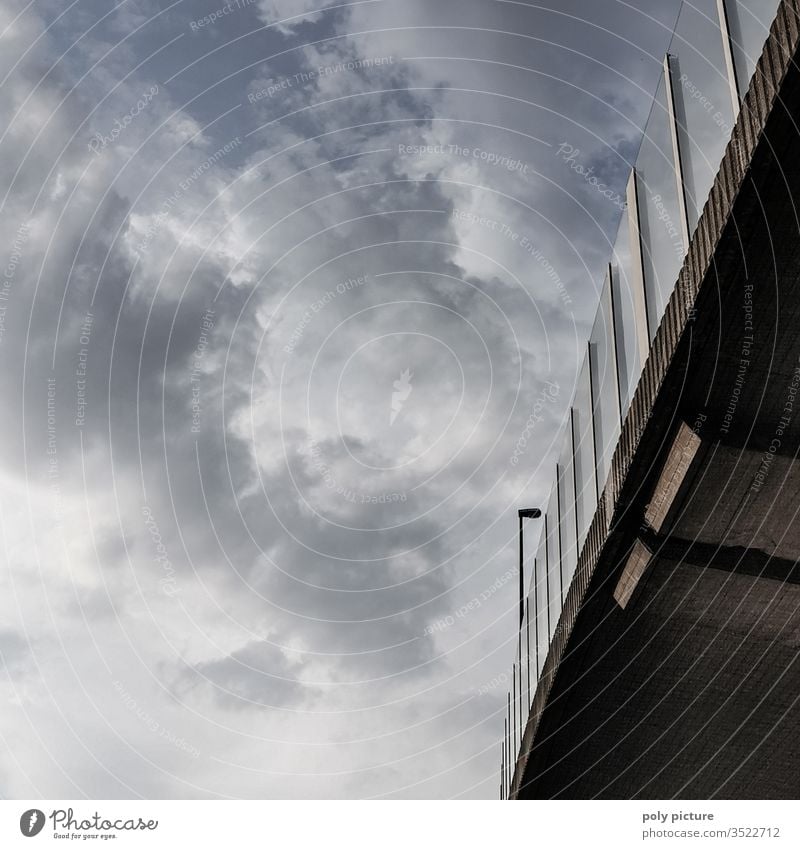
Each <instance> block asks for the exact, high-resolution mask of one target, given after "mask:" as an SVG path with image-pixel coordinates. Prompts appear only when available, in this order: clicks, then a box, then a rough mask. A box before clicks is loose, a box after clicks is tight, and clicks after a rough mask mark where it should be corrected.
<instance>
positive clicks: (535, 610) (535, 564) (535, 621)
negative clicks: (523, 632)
mask: <svg viewBox="0 0 800 849" xmlns="http://www.w3.org/2000/svg"><path fill="white" fill-rule="evenodd" d="M538 561H539V558H538V557H534V558H533V630H534V633H535V635H536V638H535V643H536V645H535V648H536V683H537V684H538V683H539V578H538V572H539V569H538Z"/></svg>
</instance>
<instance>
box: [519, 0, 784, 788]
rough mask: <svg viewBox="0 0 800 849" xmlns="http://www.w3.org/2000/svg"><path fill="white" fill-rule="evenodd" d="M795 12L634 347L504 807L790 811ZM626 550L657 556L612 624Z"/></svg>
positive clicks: (775, 41) (766, 61) (777, 34)
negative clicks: (635, 368)
mask: <svg viewBox="0 0 800 849" xmlns="http://www.w3.org/2000/svg"><path fill="white" fill-rule="evenodd" d="M798 11H800V0H784V2H783V3H782V4H781V8H780V10H779V15H778V20H777V21H776V25H775V26H774V27H773V34H772V36H771V39H770V42H769V43H768V45H767V48H766V50H765V54H764V56H762V59H761V62H760V63H759V69H758V70H757V72H756V78H755V80H754V82H753V84H752V85H751V89H750V92H749V93H748V97H747V99H746V101H745V104H744V107H743V110H742V114H741V115H740V118H739V121H738V122H737V126H736V128H735V129H734V133H733V139H732V142H731V145H730V146H729V149H728V151H727V153H726V156H725V159H724V161H723V163H722V166H721V169H720V174H719V175H718V177H717V181H716V183H715V186H714V189H713V190H712V193H711V197H710V199H709V203H708V205H707V206H706V209H705V211H704V213H703V217H702V219H701V222H700V225H699V226H698V230H697V232H696V234H695V236H694V237H693V240H692V244H691V246H690V251H689V256H688V257H687V262H686V264H685V266H684V268H683V270H682V271H681V277H680V279H679V281H678V284H677V286H676V289H675V292H674V294H673V297H672V299H671V301H670V304H669V305H668V308H667V311H666V314H665V317H664V319H663V321H662V324H661V326H660V327H659V330H658V334H657V336H656V340H655V342H654V344H653V346H652V348H651V353H650V357H649V360H648V362H647V364H646V366H645V370H644V373H643V376H642V380H641V382H640V384H639V387H638V388H637V392H636V395H635V397H634V400H633V403H632V406H631V410H630V412H629V414H628V416H627V418H626V421H625V423H624V426H623V432H622V436H621V439H620V443H619V445H618V446H617V450H616V453H615V456H614V461H613V464H612V472H611V475H610V478H609V481H608V483H607V486H606V492H605V497H604V498H603V499H601V504H600V506H599V508H598V512H597V515H596V516H595V520H594V523H593V525H592V528H591V530H590V533H589V538H588V540H587V543H586V545H585V547H584V550H583V552H582V553H581V558H580V563H579V566H578V570H577V572H576V576H575V579H574V580H573V583H572V585H571V586H570V588H569V592H568V594H567V599H566V603H565V606H564V611H563V613H562V617H561V621H560V622H559V626H558V629H557V633H556V636H555V638H554V640H553V644H552V645H551V648H550V652H549V654H548V658H547V661H546V663H545V669H544V673H543V677H542V680H541V681H540V684H539V687H538V689H537V692H536V695H535V698H534V705H533V709H532V711H531V716H530V719H529V722H528V726H527V728H526V730H525V735H524V738H523V746H522V753H521V756H520V759H519V761H518V763H517V769H516V772H515V776H514V782H513V785H512V797H513V796H517V797H518V798H549V797H562V798H565V797H571V798H587V797H593V796H604V797H615V798H628V797H647V798H669V797H673V796H678V797H684V798H710V797H715V796H717V797H724V798H740V797H744V798H757V797H768V798H781V797H790V798H796V797H797V796H798V794H800V771H798V770H797V768H796V764H797V756H798V754H799V752H798V745H800V743H799V742H798V741H799V740H800V735H798V734H797V728H798V727H799V726H798V719H800V714H799V713H798V706H799V705H800V669H799V668H798V667H800V664H799V663H798V662H797V654H798V648H800V616H799V614H798V610H800V592H799V591H798V577H797V575H798V569H797V568H796V561H797V560H798V558H800V523H798V521H797V517H798V512H800V473H798V464H797V461H796V460H795V457H797V456H798V449H800V401H798V400H797V398H796V393H795V389H796V388H797V386H798V385H800V371H798V367H799V366H800V214H798V209H797V208H796V199H798V198H800V69H799V68H798V65H797V59H798V55H797V51H798V43H800V29H799V28H798ZM790 401H791V403H790ZM681 421H685V422H687V423H688V424H689V425H690V426H692V427H693V428H694V429H695V430H696V432H697V433H698V434H699V436H701V437H702V439H703V442H704V446H705V447H706V448H707V453H706V454H705V455H704V459H703V464H702V468H701V470H700V471H699V472H698V473H697V475H696V478H695V479H694V480H693V482H692V486H691V488H690V489H689V490H688V491H683V492H680V493H679V495H678V496H677V498H678V500H679V502H680V503H679V504H678V505H677V506H678V508H679V509H678V511H677V513H676V514H675V519H674V524H673V519H672V517H671V518H670V527H669V528H668V531H669V536H665V535H664V534H662V535H657V534H656V533H655V532H654V531H652V530H651V529H648V528H647V527H646V525H645V523H644V521H643V520H644V513H645V509H646V506H647V504H648V503H649V502H650V500H651V499H652V497H653V493H654V490H655V487H656V483H657V480H658V477H659V475H660V473H661V471H662V469H663V467H664V463H665V461H666V458H667V456H668V449H669V447H670V446H671V445H672V444H673V442H674V439H675V435H676V433H677V431H678V428H679V426H680V423H681ZM639 537H641V538H642V539H643V540H644V541H645V542H646V543H647V545H648V547H649V548H650V549H651V550H652V551H653V552H654V558H653V560H652V561H651V563H650V565H649V566H648V567H647V570H646V571H645V573H644V575H643V577H642V579H641V580H640V581H639V583H638V585H637V587H636V589H635V591H634V592H633V594H632V596H631V598H630V600H629V602H628V604H627V606H626V608H625V609H624V610H622V609H620V607H619V606H618V605H617V603H616V602H615V601H614V598H613V592H614V589H615V587H616V586H617V583H618V581H619V578H620V574H621V570H622V568H623V566H624V564H625V562H626V560H627V557H628V554H629V553H630V551H631V548H632V546H633V544H634V542H635V540H636V539H637V538H639Z"/></svg>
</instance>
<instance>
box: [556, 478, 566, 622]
mask: <svg viewBox="0 0 800 849" xmlns="http://www.w3.org/2000/svg"><path fill="white" fill-rule="evenodd" d="M561 472H562V469H561V464H560V463H556V507H557V508H558V584H559V594H560V596H561V606H562V607H563V606H564V538H563V536H562V534H561V523H562V522H563V519H562V517H561Z"/></svg>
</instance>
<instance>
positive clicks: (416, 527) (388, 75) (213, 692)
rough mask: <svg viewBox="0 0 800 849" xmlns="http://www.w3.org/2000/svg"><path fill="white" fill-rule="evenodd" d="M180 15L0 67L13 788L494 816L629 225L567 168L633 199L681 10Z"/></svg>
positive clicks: (73, 40)
mask: <svg viewBox="0 0 800 849" xmlns="http://www.w3.org/2000/svg"><path fill="white" fill-rule="evenodd" d="M185 5H186V8H184V5H180V6H177V7H175V8H171V9H169V10H167V11H163V7H162V5H161V4H158V3H155V2H128V3H124V4H121V5H120V6H119V7H118V8H117V9H116V10H114V11H113V12H112V13H111V14H109V15H108V17H107V18H106V19H105V20H104V21H103V22H101V23H99V24H98V25H97V26H96V27H94V28H93V29H92V30H91V32H88V33H87V34H86V35H85V36H84V35H83V34H84V33H85V32H86V31H87V29H88V28H89V27H91V26H92V24H94V23H95V22H96V21H97V20H98V19H99V18H100V16H101V14H102V13H103V10H101V9H99V8H87V9H86V10H82V9H80V10H79V9H76V11H75V12H74V13H70V14H67V15H65V16H64V17H63V18H62V19H60V20H59V21H58V23H55V22H54V21H55V17H56V16H57V14H58V13H59V11H60V7H58V8H57V7H56V5H55V4H42V5H41V8H39V9H38V10H37V11H34V10H32V9H29V10H27V11H26V12H25V13H24V14H22V15H21V17H20V19H19V22H18V24H17V25H16V26H15V29H14V31H13V33H12V36H13V37H12V39H11V41H10V42H9V48H8V51H7V52H6V54H5V56H4V58H3V62H4V63H5V66H6V69H8V68H9V67H10V64H11V63H13V62H14V61H16V60H17V59H20V62H19V64H18V65H17V67H16V68H15V70H14V71H13V72H12V73H11V74H10V76H9V81H8V83H7V85H6V86H4V87H3V89H2V90H0V97H2V98H3V99H4V107H6V108H7V109H8V111H9V114H13V115H14V120H13V121H12V122H11V123H10V125H9V127H8V129H7V132H6V135H5V136H4V138H3V140H2V142H0V147H1V148H2V151H0V153H2V155H0V173H2V175H3V185H5V186H9V187H10V190H9V194H8V198H7V199H6V203H5V206H4V207H3V210H2V219H0V224H1V225H2V238H3V244H4V245H5V246H6V248H7V250H6V254H7V255H8V256H9V258H11V257H12V255H14V253H13V252H14V251H16V254H19V256H16V258H15V266H14V268H15V272H14V279H13V286H12V289H11V292H10V300H9V303H8V311H7V318H6V324H5V332H4V335H3V337H2V341H0V350H2V353H3V362H4V369H3V370H2V372H1V373H0V385H2V390H3V393H4V395H5V397H8V398H13V399H15V403H14V405H13V406H11V407H10V408H8V409H7V411H6V417H5V420H4V429H5V433H6V438H5V440H4V441H3V442H2V446H1V447H0V457H1V458H2V469H3V477H2V480H3V486H4V489H5V491H6V495H7V498H4V528H5V535H6V538H5V545H6V551H7V552H8V554H9V563H10V569H9V574H8V580H9V581H10V583H11V586H12V587H13V588H14V591H15V592H16V595H15V596H14V597H15V598H17V599H18V600H19V605H18V607H14V608H13V609H12V608H9V610H8V624H7V630H6V631H4V632H3V635H0V650H2V651H3V656H4V658H5V657H6V654H7V655H8V658H9V660H8V665H7V670H8V672H9V674H10V675H11V676H12V677H14V676H16V679H17V680H16V683H17V684H19V685H20V686H22V685H24V684H25V681H26V679H29V681H30V683H29V684H27V685H26V686H25V687H23V689H22V690H21V693H22V695H21V696H20V698H21V700H22V704H23V705H24V707H25V709H26V710H27V711H28V713H27V716H28V720H29V721H30V722H33V723H35V724H36V727H37V728H40V729H41V732H42V734H43V743H42V748H41V751H40V750H39V749H38V748H37V749H36V750H34V751H32V752H31V756H30V758H29V759H28V761H29V762H30V770H29V773H28V774H26V775H20V774H18V773H17V772H16V771H15V769H14V767H13V763H12V762H11V761H9V762H8V763H6V762H3V763H2V771H3V773H4V774H6V775H7V776H10V778H9V779H8V792H9V793H10V794H11V795H20V794H21V795H26V794H27V795H35V794H32V793H31V790H32V789H35V790H36V791H38V792H39V793H40V794H41V795H44V796H47V795H50V796H55V797H58V796H63V795H66V794H67V793H68V792H72V791H73V790H74V791H76V792H87V793H93V792H96V793H101V792H103V790H102V788H104V787H105V785H104V780H105V777H106V775H107V772H108V773H112V774H113V775H114V779H113V784H112V785H111V789H110V790H106V792H107V793H108V792H111V793H114V794H119V795H122V794H125V793H130V792H131V790H132V791H133V792H135V793H140V794H142V795H160V796H174V795H181V796H192V795H194V796H197V795H207V796H214V795H222V796H225V795H232V796H262V797H263V796H285V795H292V794H294V795H297V796H326V795H329V796H331V795H341V794H344V795H350V796H363V795H398V796H414V795H430V796H443V795H448V796H449V795H458V794H465V795H469V796H485V795H492V794H494V792H495V786H494V785H495V783H496V780H495V779H496V770H497V764H496V760H497V749H498V747H497V745H496V743H497V741H498V740H499V736H500V730H501V728H502V719H501V712H502V710H503V706H504V699H505V691H504V689H503V688H502V687H501V688H489V689H488V690H487V689H486V687H485V685H486V682H489V681H492V679H493V678H495V677H496V676H497V675H498V674H500V673H502V672H504V671H505V669H506V668H507V667H508V665H509V664H510V661H511V658H512V655H513V650H514V640H513V635H514V630H513V619H514V607H515V597H514V593H515V581H514V580H510V579H504V578H503V577H502V576H504V575H505V574H506V573H507V571H508V569H509V567H513V562H514V551H513V544H514V541H515V539H514V531H515V528H514V522H513V521H512V519H513V509H515V507H516V506H518V505H519V503H521V502H522V501H523V500H524V501H528V500H531V501H532V502H535V503H542V502H543V501H544V499H545V498H546V496H547V494H548V492H549V486H550V483H551V475H552V466H551V461H552V457H553V452H554V450H555V449H556V448H557V443H556V439H557V435H558V427H559V423H560V421H561V419H562V417H563V413H564V411H565V409H566V407H567V405H568V403H569V400H570V396H571V393H572V387H573V384H574V377H575V372H576V369H577V367H578V365H579V363H580V360H581V358H582V352H583V349H584V347H585V340H586V335H587V332H588V323H589V321H590V320H591V317H592V315H593V311H594V306H595V302H596V287H597V285H598V281H599V278H600V275H601V267H602V263H603V262H604V261H605V260H606V259H607V256H608V253H609V245H608V238H609V235H610V234H611V233H612V231H613V230H614V228H615V226H616V222H617V219H618V216H619V214H620V210H619V208H618V207H615V206H614V204H613V203H611V202H610V201H609V199H608V198H607V197H604V196H602V195H601V194H600V193H599V192H597V191H595V190H593V188H592V187H591V186H590V185H588V184H587V182H586V181H585V180H582V179H581V178H580V176H579V174H577V173H576V171H575V169H573V168H571V167H570V165H569V163H567V162H565V161H564V157H563V156H560V155H559V154H558V150H559V146H560V145H562V143H567V144H569V145H570V146H571V148H572V149H574V150H577V151H578V152H579V153H578V154H577V157H578V158H579V161H580V162H581V164H582V165H584V166H585V167H586V168H593V169H594V173H596V174H597V175H598V177H599V178H600V179H602V181H603V182H604V183H607V184H608V186H609V187H610V188H611V189H613V190H615V191H616V192H619V193H622V192H623V191H624V185H625V180H626V178H627V163H628V162H629V161H630V160H631V158H632V157H633V156H634V154H635V150H636V145H637V138H638V133H639V128H640V126H641V124H642V121H643V118H644V116H645V114H646V111H647V108H648V105H649V97H650V94H651V92H652V91H653V89H654V87H655V82H656V78H657V74H658V67H659V62H660V59H661V52H662V51H663V49H664V45H665V44H666V42H667V39H668V28H669V26H670V25H671V23H672V17H673V12H674V10H673V9H672V5H674V4H663V3H656V2H652V3H647V4H638V8H637V9H635V10H632V9H631V8H630V7H628V6H627V5H626V4H622V3H617V2H612V0H608V2H605V1H604V2H598V3H595V4H593V5H592V6H591V7H589V8H585V6H586V4H585V3H571V4H570V3H567V2H566V0H564V2H559V3H552V4H550V5H551V6H552V7H553V8H552V10H551V11H548V10H546V9H542V8H540V7H537V8H533V7H526V6H525V5H524V4H520V3H487V2H477V1H476V2H469V3H465V2H463V0H459V2H454V0H453V2H449V1H448V2H441V3H435V4H431V3H423V2H417V1H416V0H414V2H402V3H401V2H399V0H398V2H377V3H367V4H354V5H352V6H350V7H347V8H338V9H335V10H328V11H325V10H324V9H323V8H322V6H321V5H320V4H312V3H305V2H298V0H286V2H277V0H261V2H259V3H252V4H242V8H236V9H235V10H233V11H228V12H226V13H224V14H221V15H217V12H218V11H219V9H220V8H221V7H223V6H225V3H224V2H220V3H216V2H214V0H208V2H203V3H197V4H192V6H191V8H189V7H188V4H185ZM337 5H340V4H337ZM667 6H669V7H670V8H667ZM2 8H3V12H4V20H7V19H8V17H9V16H13V15H15V14H17V12H19V11H20V10H21V6H20V5H16V4H13V3H9V2H5V3H4V4H3V7H2ZM162 12H163V13H162ZM154 16H157V17H156V18H155V19H153V18H154ZM650 16H652V17H650ZM212 18H213V19H212ZM287 18H291V20H285V21H284V23H282V24H280V25H279V26H275V25H274V24H275V22H276V20H283V19H287ZM45 21H47V22H54V23H53V26H52V28H50V29H48V30H47V31H46V32H45V28H46V23H45ZM0 23H2V22H1V21H0ZM139 27H140V28H141V29H139V30H138V31H136V29H137V28H139ZM39 36H41V37H40V40H39V42H38V43H37V45H36V46H35V47H33V48H32V49H31V50H30V51H29V52H28V53H27V55H25V56H24V58H20V57H22V56H23V54H24V52H25V50H26V49H27V48H28V47H29V46H30V45H31V44H32V43H33V42H34V40H35V39H36V38H37V37H39ZM78 39H80V40H78ZM65 50H66V52H64V51H65ZM62 53H63V54H64V56H63V59H61V60H59V59H58V57H59V56H61V55H62ZM364 60H371V61H370V62H365V61H364ZM375 60H380V61H375ZM95 63H97V64H96V66H95V67H92V66H93V65H95ZM51 65H52V68H51ZM156 85H157V86H158V91H157V92H156V93H154V94H152V96H150V97H147V98H145V97H144V93H145V92H147V91H150V90H152V88H153V86H156ZM26 99H27V100H26ZM23 102H24V103H25V106H24V108H20V107H19V104H21V103H23ZM60 104H61V105H60ZM93 139H94V142H93V141H92V140H93ZM26 222H27V223H26ZM24 223H26V227H27V229H26V230H24V232H23V237H22V238H20V237H18V235H17V234H18V233H19V228H20V226H21V225H22V224H24ZM15 239H16V242H15ZM15 244H16V245H17V248H14V247H13V246H14V245H15ZM87 316H88V317H90V320H89V318H87ZM404 375H405V377H404ZM48 380H52V381H54V384H53V386H54V387H55V388H54V390H53V391H54V408H53V409H54V412H55V415H54V419H53V421H52V422H51V421H50V417H49V415H48V406H47V403H48V387H49V385H50V384H48ZM80 381H84V383H79V382H80ZM398 386H399V387H400V388H399V389H398V388H397V387H398ZM546 386H557V387H558V392H557V393H556V394H555V395H553V396H552V397H553V398H554V400H553V401H552V402H551V401H548V402H547V405H546V406H545V408H544V410H543V412H542V411H540V412H542V415H541V416H539V418H538V420H537V421H536V422H535V424H534V425H531V424H530V422H531V418H530V417H531V415H532V411H533V409H534V403H535V400H536V398H537V397H538V396H539V395H540V394H541V393H542V391H543V389H544V387H546ZM81 392H83V393H85V394H83V395H81V394H79V393H81ZM81 402H85V405H84V406H81ZM22 413H24V418H23V416H22V415H21V414H22ZM81 413H83V414H85V419H82V420H81V422H80V424H77V423H76V418H79V417H80V415H81ZM23 427H24V430H23ZM526 428H527V430H526ZM531 428H533V429H532V430H531ZM526 433H527V436H526V437H525V439H526V442H525V447H524V450H523V451H522V453H521V454H519V453H518V455H517V463H513V462H512V460H511V458H512V457H513V456H514V451H515V448H516V449H517V450H518V451H519V448H518V446H519V445H521V444H522V443H521V442H520V437H521V435H522V434H526ZM48 446H50V447H54V448H55V453H51V454H48ZM51 458H55V460H56V463H55V466H54V465H53V463H52V462H50V460H51ZM498 582H499V583H498ZM6 596H7V598H11V597H12V595H11V593H10V591H9V593H7V594H6ZM475 599H477V600H478V603H477V604H472V602H474V600H475ZM465 605H466V607H467V608H468V612H467V613H465V614H463V615H460V616H456V615H455V613H456V612H457V611H459V610H461V609H464V606H465ZM470 605H471V606H470ZM51 611H52V612H53V615H52V616H50V615H49V614H50V612H51ZM448 617H449V618H448ZM450 619H452V624H451V623H450ZM26 632H30V633H34V634H35V635H36V640H37V645H42V646H45V647H47V646H55V645H57V646H58V649H57V650H56V649H52V650H49V649H44V650H42V651H40V652H38V653H37V654H36V658H37V661H38V662H39V663H41V665H42V666H41V668H42V676H43V677H42V680H43V681H44V682H45V684H46V686H44V685H41V686H40V685H39V684H36V682H35V676H30V669H31V667H30V665H25V664H24V663H23V659H24V652H23V651H22V647H23V646H24V645H25V640H24V636H23V635H24V634H25V633H26ZM3 647H6V648H3ZM62 660H65V661H66V662H62ZM115 682H116V684H115ZM26 687H27V689H26ZM481 687H483V694H482V695H480V696H479V695H478V691H479V690H480V689H481ZM120 688H122V690H121V689H120ZM121 691H122V692H124V694H125V697H124V698H121V697H120V695H119V694H120V692H121ZM132 704H134V705H135V706H136V709H135V710H134V709H132V708H131V705H132ZM62 712H63V715H66V716H67V717H69V718H70V719H72V720H73V721H72V725H71V726H70V727H69V728H67V729H66V730H65V728H64V726H63V725H61V724H60V723H61V719H58V720H57V721H53V723H52V727H51V726H50V725H48V720H49V719H51V718H52V717H61V716H62ZM143 714H144V715H146V717H147V718H148V719H149V720H154V721H157V722H158V723H160V724H161V726H163V727H173V728H179V729H180V731H181V734H182V735H183V737H185V738H186V740H187V741H190V742H191V745H192V746H193V747H195V748H196V749H197V750H198V751H199V752H200V755H199V757H198V758H191V757H188V756H187V751H186V749H185V748H181V747H178V746H175V745H174V744H169V743H168V742H167V743H165V742H164V737H163V736H159V735H154V734H153V733H152V727H153V723H152V722H149V721H143V720H142V719H141V716H142V715H143ZM5 721H6V720H5V719H4V722H5ZM21 722H23V720H22V719H21V717H20V714H19V713H17V712H15V711H10V713H9V714H8V717H7V724H8V725H9V727H13V728H17V727H19V724H20V723H21ZM98 728H101V729H102V731H101V732H98V731H97V730H96V729H98ZM58 733H62V734H63V739H64V740H65V742H64V743H63V745H62V746H61V747H60V748H59V747H57V746H55V744H54V739H55V737H56V736H57V734H58ZM120 737H121V739H120ZM365 741H367V742H365ZM48 745H50V746H53V747H54V748H53V752H54V754H53V757H54V758H55V759H56V760H57V761H59V762H60V763H63V764H64V770H63V771H55V772H54V771H52V770H51V768H50V767H51V764H52V760H51V756H50V755H48V754H47V746H48ZM187 745H188V744H187ZM132 752H135V753H136V754H135V755H134V754H132ZM299 758H301V759H302V762H303V763H304V764H305V765H306V767H305V769H304V770H303V771H302V772H298V771H297V770H296V769H295V765H296V763H297V762H298V759H299ZM264 763H269V764H271V765H272V767H271V768H270V769H269V770H263V769H262V766H263V764H264ZM65 773H69V778H68V777H67V776H66V775H65ZM287 775H290V776H293V777H290V778H287V777H286V776H287ZM70 782H74V784H71V783H70Z"/></svg>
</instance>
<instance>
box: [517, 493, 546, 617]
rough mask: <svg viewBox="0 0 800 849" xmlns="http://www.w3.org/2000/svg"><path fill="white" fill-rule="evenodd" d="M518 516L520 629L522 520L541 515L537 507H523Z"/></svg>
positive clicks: (521, 610) (521, 612)
mask: <svg viewBox="0 0 800 849" xmlns="http://www.w3.org/2000/svg"><path fill="white" fill-rule="evenodd" d="M517 515H518V516H519V626H520V628H521V627H522V620H523V619H524V618H525V575H524V558H523V553H522V520H523V519H538V518H539V517H540V516H541V515H542V511H541V510H540V509H539V508H538V507H525V508H523V509H521V510H517Z"/></svg>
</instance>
